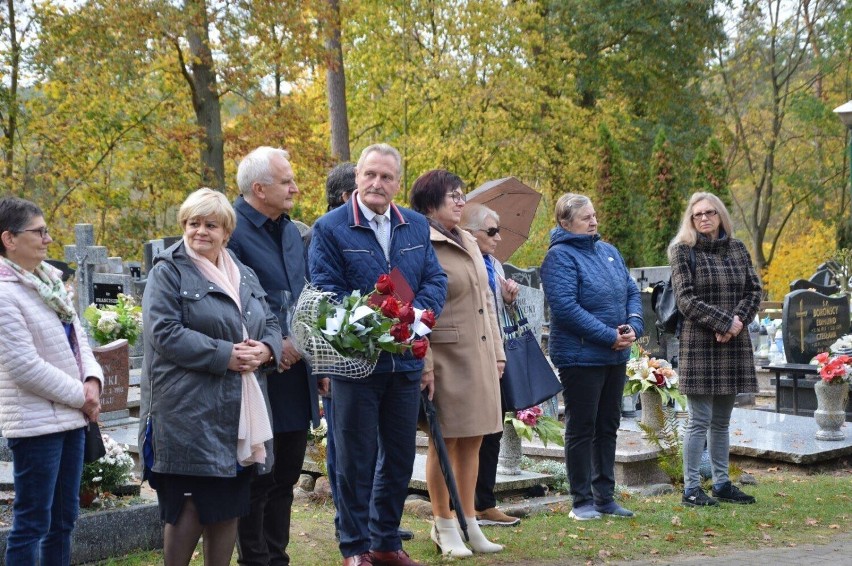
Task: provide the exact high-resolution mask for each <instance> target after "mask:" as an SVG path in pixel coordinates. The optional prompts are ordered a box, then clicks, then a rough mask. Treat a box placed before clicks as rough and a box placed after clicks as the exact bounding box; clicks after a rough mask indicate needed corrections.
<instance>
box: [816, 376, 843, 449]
mask: <svg viewBox="0 0 852 566" xmlns="http://www.w3.org/2000/svg"><path fill="white" fill-rule="evenodd" d="M814 393H815V394H816V399H817V410H816V411H814V420H815V421H816V424H817V426H819V430H818V431H817V432H816V435H815V436H816V439H817V440H843V439H844V438H846V435H845V434H843V431H841V430H840V428H841V427H842V426H843V423H844V421H845V420H846V403H847V400H848V398H849V384H848V383H846V382H845V381H840V382H838V383H828V382H826V381H823V380H822V379H820V380H819V381H817V382H816V383H814Z"/></svg>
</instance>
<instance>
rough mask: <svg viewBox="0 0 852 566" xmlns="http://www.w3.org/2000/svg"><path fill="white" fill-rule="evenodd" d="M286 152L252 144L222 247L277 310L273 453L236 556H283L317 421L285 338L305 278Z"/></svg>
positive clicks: (309, 390) (284, 560)
mask: <svg viewBox="0 0 852 566" xmlns="http://www.w3.org/2000/svg"><path fill="white" fill-rule="evenodd" d="M288 159H289V155H288V154H287V152H286V151H284V150H283V149H276V148H272V147H259V148H257V149H255V150H254V151H252V152H251V153H249V154H248V155H247V156H246V157H245V158H244V159H243V160H242V161H241V162H240V165H239V167H238V169H237V184H238V185H239V187H240V193H241V195H240V196H239V197H237V200H236V202H235V203H234V209H235V210H236V212H237V227H236V229H235V230H234V233H233V234H232V235H231V239H230V241H229V242H228V247H229V248H231V250H233V251H234V253H235V254H236V255H237V257H238V258H239V259H240V261H242V262H243V263H244V264H246V265H247V266H249V267H251V268H252V269H253V270H254V271H255V273H256V274H257V277H258V280H259V281H260V284H261V285H262V286H263V288H264V290H265V291H266V293H267V297H266V300H267V302H268V303H269V308H270V309H271V310H272V312H273V313H275V314H276V315H277V316H278V320H279V323H280V325H281V335H282V336H283V339H284V343H283V349H282V353H281V365H280V366H279V367H278V371H277V372H275V373H272V374H270V375H269V378H268V381H267V383H268V391H269V404H270V408H271V411H272V428H273V432H274V439H273V444H274V450H273V453H274V456H275V462H274V464H273V469H272V473H271V474H270V473H262V472H263V471H265V470H259V472H261V473H259V474H258V475H257V476H255V477H254V478H253V479H252V485H251V512H250V514H249V515H248V516H247V517H243V518H241V519H240V522H239V529H238V541H239V563H240V564H243V565H251V566H255V565H256V566H267V565H274V566H280V565H285V564H289V563H290V558H289V556H288V555H287V551H286V549H287V544H288V542H289V540H290V533H289V531H290V509H291V507H292V505H293V486H294V485H295V484H296V482H297V481H298V479H299V475H300V474H301V471H302V464H303V461H304V459H305V449H306V446H307V441H308V429H309V427H310V425H311V422H313V423H314V424H315V425H319V406H318V393H317V384H316V379H315V378H314V377H313V376H312V375H311V370H310V367H308V365H307V364H306V363H305V362H304V361H302V359H301V356H300V355H299V352H298V351H297V350H296V347H295V345H294V344H293V342H292V341H291V340H290V338H289V313H290V308H291V307H292V306H293V305H294V304H295V301H296V299H298V297H299V294H300V293H301V292H302V288H303V287H304V286H305V277H306V275H307V261H306V254H305V247H304V244H303V243H302V237H301V235H300V234H299V230H298V229H297V228H296V226H295V225H294V224H293V222H291V221H290V217H289V216H288V213H289V212H290V210H292V208H293V200H294V198H295V196H296V195H297V194H298V193H299V189H298V187H297V186H296V183H295V181H294V179H293V168H292V167H291V166H290V162H289V161H288Z"/></svg>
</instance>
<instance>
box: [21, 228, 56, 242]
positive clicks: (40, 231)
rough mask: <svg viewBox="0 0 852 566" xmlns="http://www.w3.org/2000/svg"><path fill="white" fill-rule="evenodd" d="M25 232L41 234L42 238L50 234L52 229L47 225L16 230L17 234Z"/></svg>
mask: <svg viewBox="0 0 852 566" xmlns="http://www.w3.org/2000/svg"><path fill="white" fill-rule="evenodd" d="M23 232H32V233H33V234H38V235H39V236H41V239H42V240H44V239H45V238H47V237H48V236H50V229H49V228H48V227H47V226H42V227H41V228H24V229H22V230H15V233H16V234H22V233H23Z"/></svg>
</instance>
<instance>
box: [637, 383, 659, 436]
mask: <svg viewBox="0 0 852 566" xmlns="http://www.w3.org/2000/svg"><path fill="white" fill-rule="evenodd" d="M639 399H640V400H641V402H642V421H641V422H642V424H643V425H645V427H647V428H649V429H651V430H653V431H658V430H660V429H661V428H663V424H664V414H663V398H662V397H660V394H659V393H657V392H656V391H652V390H648V391H642V392H640V393H639ZM642 436H644V437H647V436H648V435H647V433H646V432H645V431H642Z"/></svg>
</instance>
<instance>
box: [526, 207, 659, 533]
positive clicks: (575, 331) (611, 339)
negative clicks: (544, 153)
mask: <svg viewBox="0 0 852 566" xmlns="http://www.w3.org/2000/svg"><path fill="white" fill-rule="evenodd" d="M556 223H557V226H556V228H554V229H553V230H552V231H551V233H550V249H549V250H548V252H547V255H546V256H545V258H544V263H542V266H541V281H542V284H543V286H544V293H545V296H546V297H547V302H548V304H549V305H550V311H551V317H550V342H549V350H550V359H551V360H552V361H553V363H554V365H556V367H557V368H558V369H559V378H560V380H561V381H562V389H563V395H564V397H565V415H566V419H565V421H566V422H565V464H566V466H567V468H568V479H569V481H570V484H571V496H572V498H573V509H572V510H571V514H570V516H571V518H573V519H577V520H580V521H585V520H589V519H600V518H601V515H602V514H606V515H615V516H619V517H631V516H632V515H633V513H632V512H631V511H629V510H627V509H624V508H623V507H621V506H620V505H619V504H618V503H616V502H615V500H614V491H615V441H616V435H617V433H618V426H619V423H620V421H621V398H622V395H623V391H624V382H625V380H626V378H627V377H626V373H625V366H626V363H627V359H628V357H629V356H630V346H631V345H632V344H633V342H634V341H635V340H636V338H637V337H638V336H640V335H641V334H642V331H643V330H644V325H643V322H642V303H641V299H640V295H639V289H638V287H637V286H636V283H634V282H633V280H632V279H631V277H630V273H629V272H628V271H627V266H626V265H625V264H624V260H623V259H622V257H621V254H619V253H618V250H616V249H615V247H613V246H611V245H610V244H607V243H605V242H603V241H601V237H600V235H599V234H598V221H597V217H596V216H595V209H594V207H593V206H592V201H591V200H589V199H588V198H587V197H585V196H583V195H577V194H572V193H568V194H565V195H562V197H560V199H559V200H558V201H557V202H556Z"/></svg>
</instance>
